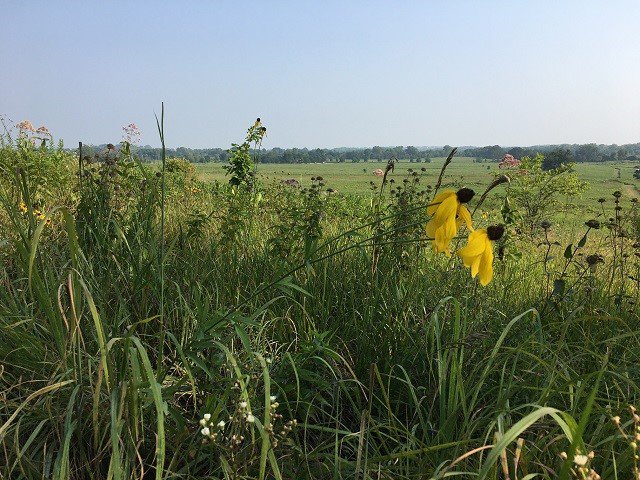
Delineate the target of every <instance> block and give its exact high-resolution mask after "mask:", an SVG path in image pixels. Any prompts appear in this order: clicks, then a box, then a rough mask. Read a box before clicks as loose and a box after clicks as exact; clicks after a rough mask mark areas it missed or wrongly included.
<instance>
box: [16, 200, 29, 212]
mask: <svg viewBox="0 0 640 480" xmlns="http://www.w3.org/2000/svg"><path fill="white" fill-rule="evenodd" d="M18 210H20V213H27V212H28V211H29V207H27V204H26V203H24V202H20V205H19V206H18Z"/></svg>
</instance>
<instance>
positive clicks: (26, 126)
mask: <svg viewBox="0 0 640 480" xmlns="http://www.w3.org/2000/svg"><path fill="white" fill-rule="evenodd" d="M16 127H18V130H21V131H29V132H33V131H34V128H33V123H31V122H30V121H29V120H23V121H22V122H20V123H18V124H17V125H16Z"/></svg>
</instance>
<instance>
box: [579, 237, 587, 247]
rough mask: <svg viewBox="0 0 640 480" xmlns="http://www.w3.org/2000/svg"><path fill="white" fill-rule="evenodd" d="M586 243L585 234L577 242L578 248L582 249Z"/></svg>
mask: <svg viewBox="0 0 640 480" xmlns="http://www.w3.org/2000/svg"><path fill="white" fill-rule="evenodd" d="M586 243H587V234H586V233H585V234H584V235H583V236H582V238H581V239H580V241H579V242H578V248H582V247H584V246H585V244H586Z"/></svg>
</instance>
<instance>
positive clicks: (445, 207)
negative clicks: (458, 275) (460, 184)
mask: <svg viewBox="0 0 640 480" xmlns="http://www.w3.org/2000/svg"><path fill="white" fill-rule="evenodd" d="M473 195H474V191H473V190H471V189H469V188H461V189H460V190H458V191H457V192H455V191H453V190H445V191H443V192H441V193H439V194H437V195H436V196H435V198H434V199H433V201H432V202H431V204H429V206H428V207H427V214H428V215H431V219H430V220H429V222H428V223H427V236H429V237H431V238H432V239H433V241H432V244H433V250H434V251H435V252H436V253H441V252H442V253H444V254H445V255H447V256H451V252H450V251H449V243H451V240H452V239H453V237H455V236H456V233H458V228H460V225H462V223H463V222H464V223H466V224H467V228H469V230H473V227H472V226H471V214H470V213H469V210H467V207H465V206H464V204H465V203H467V202H469V200H471V199H472V198H473Z"/></svg>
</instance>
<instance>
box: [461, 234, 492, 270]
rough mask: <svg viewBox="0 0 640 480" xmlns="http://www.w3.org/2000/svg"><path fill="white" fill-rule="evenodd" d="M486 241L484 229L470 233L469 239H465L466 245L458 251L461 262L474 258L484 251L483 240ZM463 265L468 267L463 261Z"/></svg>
mask: <svg viewBox="0 0 640 480" xmlns="http://www.w3.org/2000/svg"><path fill="white" fill-rule="evenodd" d="M486 239H488V237H487V231H486V230H485V229H484V228H481V229H479V230H475V231H473V232H471V234H470V235H469V238H468V239H467V245H466V246H465V247H462V248H461V249H460V250H458V255H460V256H461V257H462V259H463V260H465V258H468V257H476V256H478V255H480V254H482V252H483V251H484V249H485V245H486V243H485V240H486ZM465 265H466V266H467V267H468V266H469V265H467V262H466V261H465Z"/></svg>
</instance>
